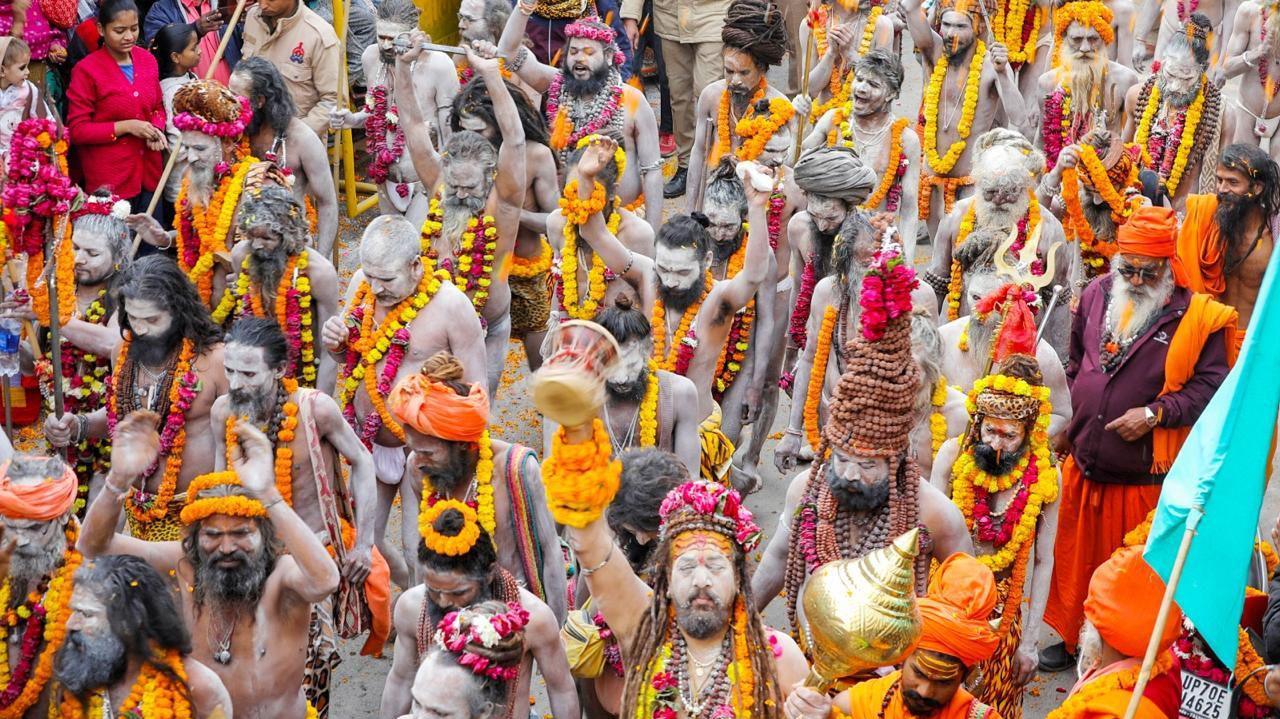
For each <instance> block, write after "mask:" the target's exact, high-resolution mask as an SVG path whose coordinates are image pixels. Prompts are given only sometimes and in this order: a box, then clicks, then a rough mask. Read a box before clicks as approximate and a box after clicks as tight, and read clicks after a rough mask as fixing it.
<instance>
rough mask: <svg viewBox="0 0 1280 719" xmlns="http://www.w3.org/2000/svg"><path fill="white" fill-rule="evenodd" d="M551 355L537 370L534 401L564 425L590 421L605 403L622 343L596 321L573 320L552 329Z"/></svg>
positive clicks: (577, 424)
mask: <svg viewBox="0 0 1280 719" xmlns="http://www.w3.org/2000/svg"><path fill="white" fill-rule="evenodd" d="M552 333H553V334H552V340H551V356H550V357H549V358H547V361H546V362H544V363H543V365H542V367H540V368H538V371H537V372H534V373H533V380H532V387H533V404H534V406H536V407H537V408H538V411H540V412H542V413H543V414H544V415H546V416H547V417H550V418H551V419H552V420H554V421H555V422H557V423H558V424H560V425H561V426H563V427H577V426H580V425H583V424H586V423H588V422H590V421H591V420H592V419H593V418H594V417H595V416H596V415H597V414H598V413H599V411H600V407H601V406H602V405H603V404H604V382H605V378H606V377H608V376H609V373H610V371H611V370H612V369H613V365H614V363H616V362H617V360H618V355H619V354H620V350H619V349H618V342H617V341H616V340H615V339H614V338H613V335H611V334H609V331H608V330H606V329H605V328H603V327H601V326H600V325H598V324H596V323H595V322H588V321H586V320H569V321H568V322H563V323H561V324H560V326H559V327H557V328H555V329H554V330H552Z"/></svg>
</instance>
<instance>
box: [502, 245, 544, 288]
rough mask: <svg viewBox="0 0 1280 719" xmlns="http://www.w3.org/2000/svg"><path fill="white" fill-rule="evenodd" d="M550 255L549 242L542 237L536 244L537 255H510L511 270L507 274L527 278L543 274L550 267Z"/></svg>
mask: <svg viewBox="0 0 1280 719" xmlns="http://www.w3.org/2000/svg"><path fill="white" fill-rule="evenodd" d="M552 255H553V252H552V249H551V243H550V242H547V238H545V237H543V238H541V241H540V242H539V244H538V256H537V257H521V256H520V255H516V254H513V255H512V256H511V272H510V274H509V275H508V276H509V277H515V278H517V279H526V280H527V279H531V278H534V277H538V276H539V275H545V274H546V273H547V272H548V271H549V270H550V269H551V258H552Z"/></svg>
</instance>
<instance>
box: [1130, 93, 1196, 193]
mask: <svg viewBox="0 0 1280 719" xmlns="http://www.w3.org/2000/svg"><path fill="white" fill-rule="evenodd" d="M1207 82H1208V81H1207V80H1206V78H1204V77H1201V78H1200V88H1199V90H1197V91H1196V96H1195V99H1194V100H1192V101H1191V104H1190V105H1189V106H1188V107H1187V109H1186V110H1185V112H1183V113H1180V114H1181V115H1182V117H1181V119H1178V118H1175V119H1174V120H1173V124H1172V125H1171V127H1170V133H1169V137H1168V138H1165V139H1164V140H1163V141H1161V142H1156V141H1153V140H1152V138H1151V129H1152V127H1153V125H1154V123H1155V117H1156V114H1157V113H1158V112H1159V110H1160V85H1159V83H1152V84H1151V88H1150V92H1148V93H1147V104H1146V106H1145V107H1143V108H1142V115H1141V117H1140V118H1139V120H1138V127H1137V130H1136V132H1135V133H1134V138H1133V140H1134V142H1136V143H1138V145H1139V146H1140V147H1142V154H1143V160H1144V164H1146V165H1147V166H1148V167H1151V168H1152V169H1154V170H1156V172H1157V173H1159V175H1160V177H1161V179H1162V180H1164V185H1165V188H1166V190H1167V191H1168V193H1169V196H1170V197H1173V196H1174V195H1176V194H1177V192H1178V186H1179V185H1180V184H1181V183H1182V175H1183V173H1184V172H1186V169H1187V161H1188V159H1189V158H1190V156H1191V150H1192V147H1193V146H1194V145H1195V141H1196V129H1197V128H1198V127H1199V126H1200V120H1201V117H1202V116H1203V113H1204V105H1205V89H1206V86H1207ZM1173 136H1177V138H1178V144H1177V147H1176V149H1174V148H1173V147H1171V146H1170V144H1169V139H1170V138H1172V137H1173ZM1171 150H1172V152H1171Z"/></svg>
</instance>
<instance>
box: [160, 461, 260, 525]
mask: <svg viewBox="0 0 1280 719" xmlns="http://www.w3.org/2000/svg"><path fill="white" fill-rule="evenodd" d="M222 486H229V487H240V486H242V485H241V484H240V478H239V477H237V476H236V473H235V472H234V471H231V470H225V471H222V472H209V473H208V474H202V475H200V476H199V477H196V478H195V479H193V480H191V484H190V485H188V486H187V505H186V506H185V507H183V508H182V514H181V515H179V517H180V518H181V519H182V523H183V524H192V523H194V522H199V521H200V520H202V519H205V518H206V517H210V516H213V515H215V514H223V515H227V516H229V517H265V516H267V508H266V507H264V506H262V502H259V501H258V500H257V499H256V498H254V497H249V496H246V495H243V494H232V495H227V496H224V497H201V496H200V493H201V492H203V491H205V490H207V489H212V488H214V487H222Z"/></svg>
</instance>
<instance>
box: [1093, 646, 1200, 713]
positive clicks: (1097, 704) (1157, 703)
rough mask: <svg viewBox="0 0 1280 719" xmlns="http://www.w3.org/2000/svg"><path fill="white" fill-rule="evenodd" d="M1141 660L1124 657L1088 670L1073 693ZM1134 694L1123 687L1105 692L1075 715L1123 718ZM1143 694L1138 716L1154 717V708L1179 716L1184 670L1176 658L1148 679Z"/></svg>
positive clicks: (1140, 662)
mask: <svg viewBox="0 0 1280 719" xmlns="http://www.w3.org/2000/svg"><path fill="white" fill-rule="evenodd" d="M1141 664H1142V661H1141V660H1139V659H1124V660H1122V661H1118V662H1116V663H1114V664H1111V665H1108V666H1106V667H1102V668H1101V669H1096V670H1094V671H1092V672H1089V673H1088V674H1085V675H1084V676H1083V677H1082V678H1081V679H1080V681H1078V682H1076V685H1075V687H1073V688H1072V689H1071V693H1072V694H1075V693H1076V692H1078V691H1080V689H1081V688H1083V687H1084V686H1085V685H1086V684H1088V683H1089V682H1091V681H1093V680H1095V679H1099V678H1101V677H1105V676H1107V675H1108V674H1113V673H1115V672H1119V671H1124V670H1126V669H1133V668H1135V667H1138V666H1141ZM1131 696H1133V694H1132V692H1127V691H1123V690H1117V691H1114V692H1109V693H1107V694H1104V695H1102V696H1101V697H1098V698H1097V700H1095V701H1094V703H1093V705H1092V706H1090V707H1088V708H1087V709H1086V711H1085V713H1084V714H1083V715H1079V716H1076V717H1074V719H1120V718H1121V717H1123V716H1124V714H1125V710H1126V709H1127V708H1128V707H1129V698H1130V697H1131ZM1142 698H1143V699H1145V700H1146V701H1144V702H1142V703H1141V704H1140V705H1139V706H1140V708H1139V710H1138V715H1137V719H1144V717H1151V715H1152V712H1151V711H1150V710H1151V709H1155V710H1157V711H1159V712H1160V713H1161V714H1163V715H1164V716H1165V718H1166V719H1177V717H1178V716H1179V714H1180V713H1181V712H1180V709H1181V708H1182V670H1180V669H1179V668H1178V663H1177V662H1174V664H1173V666H1171V667H1169V669H1167V670H1166V671H1164V672H1162V673H1160V674H1156V675H1155V676H1153V677H1151V681H1149V682H1147V688H1146V689H1144V690H1143V692H1142Z"/></svg>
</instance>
